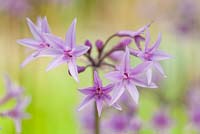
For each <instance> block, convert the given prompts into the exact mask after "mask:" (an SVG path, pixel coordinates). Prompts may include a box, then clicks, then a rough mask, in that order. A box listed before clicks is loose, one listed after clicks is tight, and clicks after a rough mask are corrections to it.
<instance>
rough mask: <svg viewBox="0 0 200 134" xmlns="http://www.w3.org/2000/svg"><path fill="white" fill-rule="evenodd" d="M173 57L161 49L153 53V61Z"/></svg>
mask: <svg viewBox="0 0 200 134" xmlns="http://www.w3.org/2000/svg"><path fill="white" fill-rule="evenodd" d="M170 58H172V56H171V55H169V54H167V53H165V52H162V51H160V50H157V51H155V52H154V53H153V57H152V58H151V59H152V60H153V61H161V60H167V59H170Z"/></svg>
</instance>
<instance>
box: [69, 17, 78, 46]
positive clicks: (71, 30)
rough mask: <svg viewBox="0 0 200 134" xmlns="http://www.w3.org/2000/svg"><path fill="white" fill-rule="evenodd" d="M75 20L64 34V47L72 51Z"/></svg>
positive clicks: (74, 37)
mask: <svg viewBox="0 0 200 134" xmlns="http://www.w3.org/2000/svg"><path fill="white" fill-rule="evenodd" d="M76 21H77V20H76V19H74V20H73V22H72V24H71V26H70V27H69V29H68V31H67V34H66V47H67V48H69V49H71V50H72V49H73V48H74V47H75V45H76Z"/></svg>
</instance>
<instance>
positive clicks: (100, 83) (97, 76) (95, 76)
mask: <svg viewBox="0 0 200 134" xmlns="http://www.w3.org/2000/svg"><path fill="white" fill-rule="evenodd" d="M94 85H95V86H97V87H102V81H101V79H100V78H99V75H98V73H97V71H94Z"/></svg>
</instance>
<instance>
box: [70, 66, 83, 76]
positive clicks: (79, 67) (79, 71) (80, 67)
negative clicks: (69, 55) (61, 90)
mask: <svg viewBox="0 0 200 134" xmlns="http://www.w3.org/2000/svg"><path fill="white" fill-rule="evenodd" d="M77 69H78V73H82V72H84V71H85V67H84V66H77ZM68 73H69V75H70V76H72V75H71V73H70V72H69V70H68Z"/></svg>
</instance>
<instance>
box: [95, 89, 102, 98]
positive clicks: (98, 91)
mask: <svg viewBox="0 0 200 134" xmlns="http://www.w3.org/2000/svg"><path fill="white" fill-rule="evenodd" d="M102 95H103V91H102V90H101V88H99V87H98V88H97V89H96V96H97V97H98V98H100V97H101V96H102Z"/></svg>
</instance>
